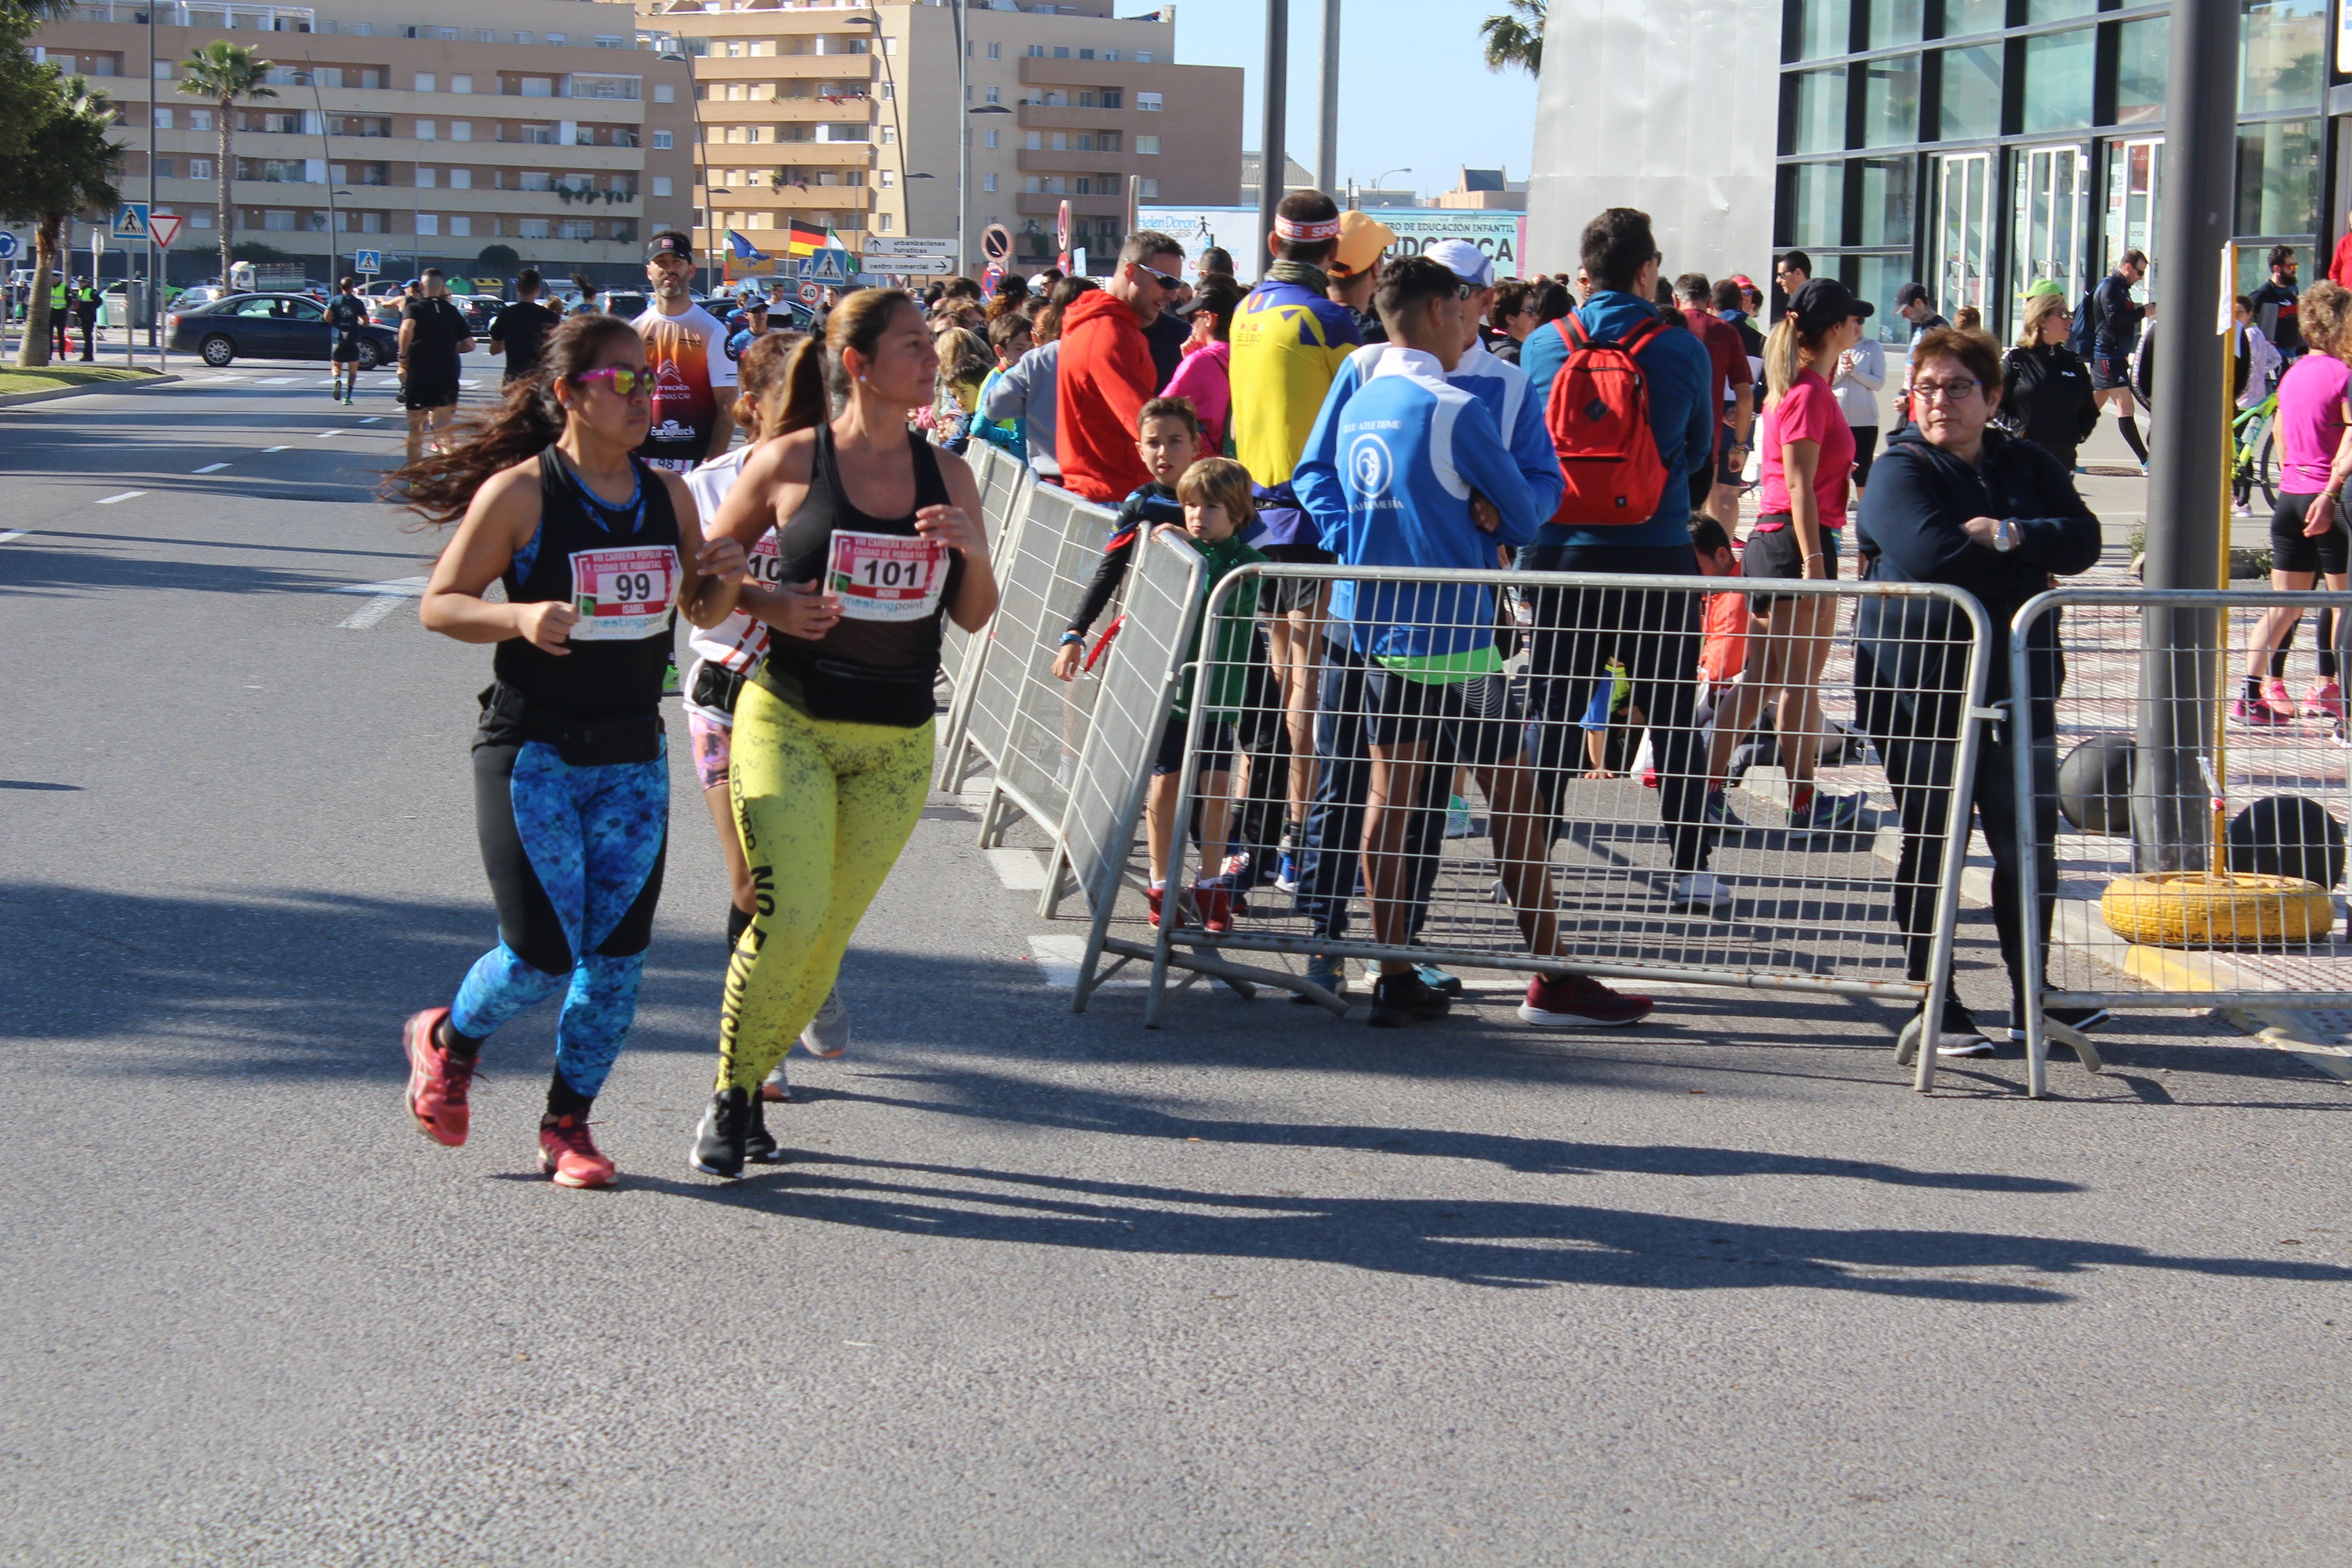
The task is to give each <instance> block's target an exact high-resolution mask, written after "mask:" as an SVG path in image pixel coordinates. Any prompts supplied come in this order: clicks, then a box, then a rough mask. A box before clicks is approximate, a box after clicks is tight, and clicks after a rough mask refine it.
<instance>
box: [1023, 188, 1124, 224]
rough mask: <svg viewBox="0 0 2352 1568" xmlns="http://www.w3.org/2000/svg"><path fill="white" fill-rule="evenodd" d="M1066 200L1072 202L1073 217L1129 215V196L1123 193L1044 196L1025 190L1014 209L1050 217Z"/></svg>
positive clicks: (1026, 214)
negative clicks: (1031, 193)
mask: <svg viewBox="0 0 2352 1568" xmlns="http://www.w3.org/2000/svg"><path fill="white" fill-rule="evenodd" d="M1064 202H1067V203H1069V204H1070V215H1071V216H1073V217H1115V218H1121V219H1124V218H1125V217H1126V216H1127V197H1126V195H1124V194H1123V193H1122V194H1119V195H1108V196H1104V195H1093V196H1042V195H1030V194H1029V193H1028V192H1026V191H1024V192H1022V193H1021V194H1020V195H1016V196H1014V197H1013V211H1014V212H1016V213H1019V214H1020V215H1021V216H1023V217H1044V218H1050V217H1053V216H1055V215H1056V214H1058V213H1059V212H1060V211H1061V210H1062V204H1063V203H1064Z"/></svg>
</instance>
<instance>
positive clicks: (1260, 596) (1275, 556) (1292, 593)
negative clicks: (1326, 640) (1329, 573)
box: [1257, 544, 1339, 616]
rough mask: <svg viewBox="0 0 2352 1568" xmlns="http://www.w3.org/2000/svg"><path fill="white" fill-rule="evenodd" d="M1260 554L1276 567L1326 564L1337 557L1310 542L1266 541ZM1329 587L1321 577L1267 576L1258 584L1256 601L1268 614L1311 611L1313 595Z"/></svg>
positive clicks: (1279, 614)
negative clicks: (1269, 542)
mask: <svg viewBox="0 0 2352 1568" xmlns="http://www.w3.org/2000/svg"><path fill="white" fill-rule="evenodd" d="M1263 553H1264V554H1265V558H1266V559H1267V560H1268V561H1270V562H1273V563H1275V564H1276V565H1279V566H1328V565H1331V564H1332V563H1335V562H1337V561H1338V560H1339V557H1338V556H1336V555H1334V554H1332V553H1331V552H1329V551H1328V550H1320V549H1318V548H1317V547H1316V546H1314V545H1312V544H1269V545H1267V546H1266V547H1265V551H1264V552H1263ZM1329 586H1330V582H1329V580H1328V579H1327V578H1322V577H1268V578H1266V579H1265V580H1264V581H1263V582H1261V583H1260V584H1258V591H1257V602H1258V605H1259V606H1260V607H1261V608H1263V609H1264V610H1265V613H1266V614H1267V615H1270V616H1281V615H1287V614H1288V613H1290V612H1291V611H1292V610H1312V609H1314V608H1315V596H1316V595H1318V594H1320V593H1321V592H1323V590H1324V589H1326V588H1328V587H1329Z"/></svg>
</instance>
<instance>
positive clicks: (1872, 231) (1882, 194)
mask: <svg viewBox="0 0 2352 1568" xmlns="http://www.w3.org/2000/svg"><path fill="white" fill-rule="evenodd" d="M1854 167H1855V168H1856V169H1857V170H1859V171H1860V172H1861V179H1862V233H1861V235H1860V237H1859V240H1858V242H1859V243H1860V244H1863V245H1906V246H1907V245H1909V244H1910V243H1911V210H1912V195H1911V186H1912V179H1913V174H1914V168H1913V164H1912V162H1911V160H1910V159H1908V158H1886V159H1875V158H1874V159H1868V160H1864V161H1858V162H1857V163H1855V164H1854ZM1906 265H1907V262H1906ZM1896 281H1897V282H1898V283H1899V282H1902V281H1905V279H1896ZM1864 298H1868V296H1864ZM1886 298H1888V299H1892V298H1893V296H1891V295H1889V296H1886Z"/></svg>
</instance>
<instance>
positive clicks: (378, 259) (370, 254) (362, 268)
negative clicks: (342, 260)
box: [352, 250, 383, 276]
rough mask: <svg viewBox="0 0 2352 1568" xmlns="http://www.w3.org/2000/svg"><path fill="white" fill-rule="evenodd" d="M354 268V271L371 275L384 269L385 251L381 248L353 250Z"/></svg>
mask: <svg viewBox="0 0 2352 1568" xmlns="http://www.w3.org/2000/svg"><path fill="white" fill-rule="evenodd" d="M352 271H354V272H364V273H367V274H369V275H370V276H373V275H374V274H376V273H378V272H381V271H383V252H382V251H380V250H354V251H352Z"/></svg>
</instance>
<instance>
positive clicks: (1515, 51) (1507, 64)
mask: <svg viewBox="0 0 2352 1568" xmlns="http://www.w3.org/2000/svg"><path fill="white" fill-rule="evenodd" d="M1548 3H1549V0H1507V4H1508V5H1509V6H1510V7H1511V8H1510V9H1509V10H1508V11H1506V12H1504V13H1502V14H1501V15H1500V16H1489V17H1487V18H1486V20H1485V21H1483V22H1481V23H1479V24H1478V36H1479V37H1482V38H1484V39H1486V68H1487V69H1488V70H1490V71H1502V70H1508V69H1509V68H1511V67H1513V66H1517V67H1518V68H1520V69H1521V70H1523V71H1525V72H1527V73H1528V75H1529V76H1539V75H1541V74H1542V73H1543V36H1544V7H1545V5H1547V4H1548Z"/></svg>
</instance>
